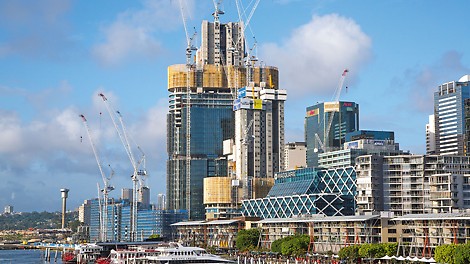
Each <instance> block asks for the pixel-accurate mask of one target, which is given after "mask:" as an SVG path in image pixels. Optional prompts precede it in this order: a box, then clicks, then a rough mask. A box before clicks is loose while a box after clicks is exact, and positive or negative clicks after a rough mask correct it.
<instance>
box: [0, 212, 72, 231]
mask: <svg viewBox="0 0 470 264" xmlns="http://www.w3.org/2000/svg"><path fill="white" fill-rule="evenodd" d="M77 218H78V213H77V212H71V213H68V214H67V222H70V221H76V220H77ZM61 219H62V218H61V213H59V212H54V213H49V212H41V213H38V212H32V213H14V214H2V215H0V230H25V229H28V228H33V229H38V228H39V229H53V228H60V227H61Z"/></svg>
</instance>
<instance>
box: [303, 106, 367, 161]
mask: <svg viewBox="0 0 470 264" xmlns="http://www.w3.org/2000/svg"><path fill="white" fill-rule="evenodd" d="M330 121H331V122H330ZM304 125H305V142H306V144H307V166H308V167H317V166H318V153H319V152H320V153H321V152H327V151H331V150H336V149H340V148H341V146H342V144H343V143H344V142H345V139H346V134H347V133H349V132H353V131H357V130H359V105H358V104H356V103H353V102H341V101H339V102H324V103H319V104H316V105H313V106H310V107H307V112H306V117H305V124H304ZM327 132H328V134H327ZM326 134H327V135H326Z"/></svg>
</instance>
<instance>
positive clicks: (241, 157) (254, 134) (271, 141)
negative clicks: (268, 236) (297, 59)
mask: <svg viewBox="0 0 470 264" xmlns="http://www.w3.org/2000/svg"><path fill="white" fill-rule="evenodd" d="M267 69H268V68H262V70H263V71H264V70H267ZM269 70H270V71H268V72H267V74H270V72H271V71H275V70H277V69H275V68H270V69H269ZM267 78H268V79H269V77H267ZM250 84H251V85H252V86H251V87H250V86H248V87H243V88H241V89H239V91H238V98H237V99H236V100H235V101H234V105H233V109H234V111H235V141H234V142H235V146H234V149H235V155H234V157H235V171H236V179H237V180H239V181H240V183H241V188H242V189H243V191H242V193H243V194H242V196H241V197H240V198H242V199H251V198H263V197H264V196H263V197H260V195H263V194H260V193H256V190H257V188H256V187H255V186H254V185H255V182H256V180H258V179H268V178H271V179H272V178H274V174H275V173H276V172H278V171H280V170H281V168H282V167H284V101H285V100H286V99H287V93H286V90H281V89H278V87H276V86H274V84H272V86H271V85H270V87H266V86H267V84H266V82H260V83H259V85H260V86H259V87H258V86H256V87H255V86H254V82H252V83H250ZM264 195H266V193H264Z"/></svg>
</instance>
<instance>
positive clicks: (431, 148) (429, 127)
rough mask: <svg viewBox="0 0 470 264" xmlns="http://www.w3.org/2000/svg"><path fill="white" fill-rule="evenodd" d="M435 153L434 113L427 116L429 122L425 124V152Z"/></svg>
mask: <svg viewBox="0 0 470 264" xmlns="http://www.w3.org/2000/svg"><path fill="white" fill-rule="evenodd" d="M435 153H436V121H435V119H434V115H430V116H429V122H428V123H427V124H426V154H428V155H431V154H435Z"/></svg>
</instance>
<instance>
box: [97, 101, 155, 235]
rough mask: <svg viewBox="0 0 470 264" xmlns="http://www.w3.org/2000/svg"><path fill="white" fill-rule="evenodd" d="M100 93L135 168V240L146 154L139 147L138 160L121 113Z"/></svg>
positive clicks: (133, 200) (133, 204) (133, 221)
mask: <svg viewBox="0 0 470 264" xmlns="http://www.w3.org/2000/svg"><path fill="white" fill-rule="evenodd" d="M98 95H99V96H100V97H101V98H102V99H103V102H104V103H105V106H106V109H107V111H108V113H109V116H110V117H111V121H112V122H113V125H114V128H115V129H116V132H117V134H118V136H119V139H120V140H121V143H122V144H123V146H124V149H125V151H126V154H127V156H128V158H129V160H130V162H131V165H132V168H133V169H134V171H133V173H132V176H131V178H132V203H131V217H130V218H131V222H130V240H131V241H135V239H136V238H137V207H138V200H137V192H138V189H139V188H138V186H137V185H138V183H139V182H141V183H142V182H143V181H142V180H141V178H142V177H144V176H146V175H147V172H146V170H145V168H144V169H141V168H140V167H141V165H142V164H144V160H145V155H144V154H143V152H142V150H141V149H140V147H138V149H139V150H140V151H141V152H142V157H141V158H140V159H139V160H136V158H135V157H134V154H133V152H132V148H131V146H130V143H129V136H128V135H127V130H126V129H125V126H124V122H123V121H122V115H121V113H120V112H119V111H114V110H113V109H112V107H111V106H110V105H109V103H108V98H106V96H105V95H104V94H103V93H100V94H98ZM115 114H118V115H119V120H120V123H121V129H120V128H119V127H118V125H117V122H116V119H115V116H114V115H115ZM141 187H142V186H141ZM140 189H141V188H140Z"/></svg>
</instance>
